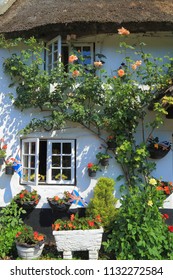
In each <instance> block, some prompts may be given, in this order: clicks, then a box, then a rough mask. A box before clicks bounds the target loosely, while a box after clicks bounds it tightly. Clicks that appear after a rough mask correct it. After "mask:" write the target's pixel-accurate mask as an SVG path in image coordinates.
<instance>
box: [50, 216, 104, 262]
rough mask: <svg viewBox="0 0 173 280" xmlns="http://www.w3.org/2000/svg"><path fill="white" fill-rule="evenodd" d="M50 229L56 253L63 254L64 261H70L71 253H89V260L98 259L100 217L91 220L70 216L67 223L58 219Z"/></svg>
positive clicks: (101, 231) (100, 239) (100, 234)
mask: <svg viewBox="0 0 173 280" xmlns="http://www.w3.org/2000/svg"><path fill="white" fill-rule="evenodd" d="M52 229H53V232H52V234H53V236H54V238H55V242H56V247H57V251H60V252H63V258H64V259H71V258H72V252H73V251H89V259H98V251H99V250H100V247H101V242H102V235H103V228H102V227H101V220H100V216H97V217H96V218H95V219H91V218H89V217H85V218H78V217H76V216H74V215H71V217H70V220H67V221H62V220H60V219H58V220H57V221H56V222H55V223H54V224H53V226H52Z"/></svg>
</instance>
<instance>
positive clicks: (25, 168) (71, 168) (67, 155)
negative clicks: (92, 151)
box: [21, 138, 75, 185]
mask: <svg viewBox="0 0 173 280" xmlns="http://www.w3.org/2000/svg"><path fill="white" fill-rule="evenodd" d="M21 152H22V155H21V159H22V179H21V183H23V184H30V185H38V184H56V185H74V184H75V140H52V139H39V138H29V139H23V140H22V149H21Z"/></svg>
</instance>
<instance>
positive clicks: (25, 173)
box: [23, 168, 28, 181]
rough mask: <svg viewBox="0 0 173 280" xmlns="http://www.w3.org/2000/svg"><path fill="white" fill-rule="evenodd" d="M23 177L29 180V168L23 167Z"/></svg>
mask: <svg viewBox="0 0 173 280" xmlns="http://www.w3.org/2000/svg"><path fill="white" fill-rule="evenodd" d="M23 179H24V180H25V181H28V169H25V168H23Z"/></svg>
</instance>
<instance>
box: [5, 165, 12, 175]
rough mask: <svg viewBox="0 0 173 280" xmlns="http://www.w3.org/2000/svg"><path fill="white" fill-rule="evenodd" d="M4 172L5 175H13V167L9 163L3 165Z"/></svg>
mask: <svg viewBox="0 0 173 280" xmlns="http://www.w3.org/2000/svg"><path fill="white" fill-rule="evenodd" d="M5 174H7V175H13V174H14V168H13V166H11V165H7V166H6V167H5Z"/></svg>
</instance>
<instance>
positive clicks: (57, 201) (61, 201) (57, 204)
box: [47, 192, 71, 211]
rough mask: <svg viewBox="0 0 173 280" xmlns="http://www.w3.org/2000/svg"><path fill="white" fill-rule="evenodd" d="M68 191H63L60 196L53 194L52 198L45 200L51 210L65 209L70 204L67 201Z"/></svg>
mask: <svg viewBox="0 0 173 280" xmlns="http://www.w3.org/2000/svg"><path fill="white" fill-rule="evenodd" d="M69 195H70V194H69V192H64V195H63V197H62V198H60V197H59V196H58V195H55V196H54V197H52V198H47V201H48V203H49V205H50V207H51V208H52V210H53V211H67V210H68V209H69V207H70V205H71V203H70V202H69Z"/></svg>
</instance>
